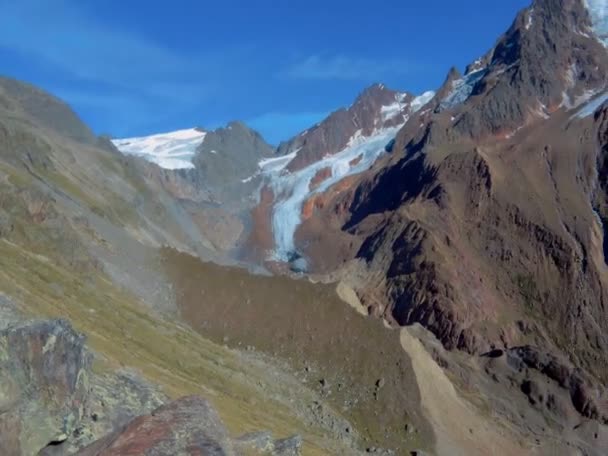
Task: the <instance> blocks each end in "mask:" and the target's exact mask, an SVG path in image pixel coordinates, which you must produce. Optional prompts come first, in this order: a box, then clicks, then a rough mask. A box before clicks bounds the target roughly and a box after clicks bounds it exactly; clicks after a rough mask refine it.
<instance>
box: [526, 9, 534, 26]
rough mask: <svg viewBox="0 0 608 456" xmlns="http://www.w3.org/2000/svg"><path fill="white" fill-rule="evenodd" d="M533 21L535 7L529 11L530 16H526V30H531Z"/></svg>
mask: <svg viewBox="0 0 608 456" xmlns="http://www.w3.org/2000/svg"><path fill="white" fill-rule="evenodd" d="M533 22H534V8H530V11H528V16H527V17H526V30H530V27H532V23H533Z"/></svg>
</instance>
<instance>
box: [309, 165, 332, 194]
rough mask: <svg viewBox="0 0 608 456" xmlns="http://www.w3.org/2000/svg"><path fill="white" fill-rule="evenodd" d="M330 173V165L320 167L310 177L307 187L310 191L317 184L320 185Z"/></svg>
mask: <svg viewBox="0 0 608 456" xmlns="http://www.w3.org/2000/svg"><path fill="white" fill-rule="evenodd" d="M331 175H332V173H331V168H330V167H325V168H321V169H320V170H319V171H317V173H316V174H315V175H314V177H313V178H312V179H311V181H310V184H309V186H308V189H309V190H310V191H311V192H312V191H313V190H315V189H316V188H317V187H318V186H319V185H321V184H322V183H323V182H324V181H326V180H327V179H329V178H330V177H331Z"/></svg>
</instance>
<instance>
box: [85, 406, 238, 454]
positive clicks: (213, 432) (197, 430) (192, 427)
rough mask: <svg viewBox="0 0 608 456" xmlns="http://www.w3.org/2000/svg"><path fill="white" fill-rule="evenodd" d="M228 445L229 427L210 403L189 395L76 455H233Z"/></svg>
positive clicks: (128, 425)
mask: <svg viewBox="0 0 608 456" xmlns="http://www.w3.org/2000/svg"><path fill="white" fill-rule="evenodd" d="M228 445H229V443H228V435H227V433H226V430H225V429H224V427H223V425H222V423H221V421H220V419H219V417H218V415H217V413H216V412H215V411H214V410H213V409H212V408H211V406H210V405H209V403H208V402H207V401H205V400H204V399H201V398H198V397H186V398H183V399H180V400H177V401H175V402H172V403H170V404H168V405H164V406H162V407H160V408H158V409H156V410H155V411H154V412H153V413H152V414H150V415H146V416H140V417H139V418H136V419H134V420H133V421H131V422H130V423H128V424H127V425H126V426H125V427H124V428H122V429H120V430H118V431H116V432H114V433H112V434H110V435H109V436H107V437H105V438H103V439H101V440H99V441H97V442H95V443H93V444H92V445H90V446H88V447H86V448H84V449H83V450H81V451H80V452H79V453H77V454H78V455H79V456H104V455H108V456H110V455H112V456H126V455H132V454H149V455H158V456H160V455H166V454H188V455H192V456H195V455H210V456H211V455H218V456H219V455H227V454H231V453H230V449H229V447H228Z"/></svg>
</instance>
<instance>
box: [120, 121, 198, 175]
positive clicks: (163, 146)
mask: <svg viewBox="0 0 608 456" xmlns="http://www.w3.org/2000/svg"><path fill="white" fill-rule="evenodd" d="M206 134H207V133H205V132H203V131H199V130H197V129H195V128H190V129H187V130H178V131H172V132H169V133H160V134H156V135H151V136H141V137H137V138H124V139H114V140H112V143H113V144H114V145H115V146H116V148H117V149H118V150H119V151H120V152H122V153H123V154H125V155H134V156H137V157H141V158H143V159H145V160H147V161H149V162H151V163H156V164H157V165H158V166H160V167H161V168H165V169H187V168H194V165H193V164H192V158H193V157H194V155H196V150H197V148H198V146H200V145H201V144H202V142H203V140H204V139H205V135H206Z"/></svg>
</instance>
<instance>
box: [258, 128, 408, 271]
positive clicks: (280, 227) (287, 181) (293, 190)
mask: <svg viewBox="0 0 608 456" xmlns="http://www.w3.org/2000/svg"><path fill="white" fill-rule="evenodd" d="M399 128H400V127H395V128H388V129H383V130H381V131H378V132H377V133H376V134H374V135H373V136H371V137H367V138H365V137H362V136H360V134H359V135H356V134H355V135H353V137H352V138H351V140H350V141H349V145H348V146H347V147H346V148H345V149H344V150H342V151H341V152H339V153H337V154H334V155H329V156H327V157H324V158H323V159H321V160H319V161H317V162H315V163H313V164H312V165H310V166H307V167H306V168H304V169H301V170H298V171H294V172H292V173H289V172H286V171H285V170H284V168H285V166H286V165H287V163H289V161H291V159H292V158H293V157H294V156H295V153H292V154H290V155H289V156H285V157H278V158H273V159H268V160H264V161H263V162H260V169H261V170H262V172H264V173H265V175H266V176H267V178H268V181H269V184H270V186H271V188H272V190H273V192H274V194H275V197H276V202H275V206H274V209H273V212H272V230H273V235H274V239H275V249H276V250H275V252H274V254H273V258H274V259H275V260H278V261H290V259H292V258H293V257H294V254H295V252H296V248H295V243H294V235H295V232H296V229H297V228H298V226H299V225H300V223H301V221H302V220H301V216H302V208H303V205H304V203H305V202H306V201H307V200H308V199H309V198H310V197H311V196H312V195H314V194H316V193H323V192H325V191H326V190H327V189H328V188H329V187H330V186H332V185H334V184H335V183H337V182H339V181H340V180H342V179H343V178H345V177H346V176H351V175H353V174H358V173H361V172H363V171H365V170H366V169H368V168H369V167H370V166H371V165H372V164H373V163H374V162H375V161H376V160H377V159H378V157H380V156H381V155H383V154H384V153H386V146H387V144H388V143H389V142H390V140H391V139H392V138H394V136H395V134H396V133H397V131H398V130H399ZM359 156H361V159H360V161H359V162H358V163H357V164H354V165H351V163H352V162H353V161H356V159H358V158H359ZM324 168H330V169H331V170H332V175H331V177H329V178H328V179H326V180H325V181H323V182H322V183H321V184H320V185H319V186H318V187H317V188H316V189H315V190H314V191H313V192H311V191H310V182H311V180H312V179H313V178H314V176H315V175H316V174H317V172H318V171H320V170H321V169H324Z"/></svg>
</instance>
